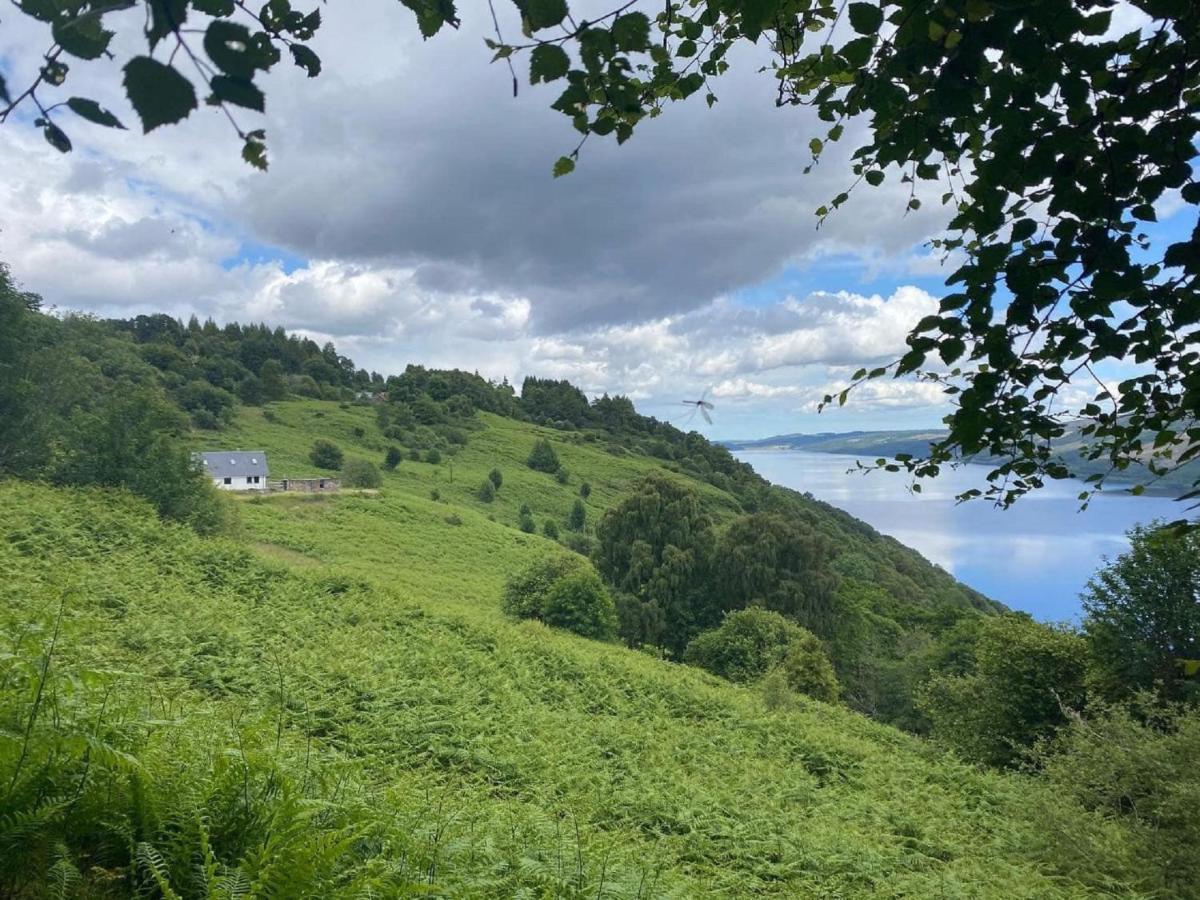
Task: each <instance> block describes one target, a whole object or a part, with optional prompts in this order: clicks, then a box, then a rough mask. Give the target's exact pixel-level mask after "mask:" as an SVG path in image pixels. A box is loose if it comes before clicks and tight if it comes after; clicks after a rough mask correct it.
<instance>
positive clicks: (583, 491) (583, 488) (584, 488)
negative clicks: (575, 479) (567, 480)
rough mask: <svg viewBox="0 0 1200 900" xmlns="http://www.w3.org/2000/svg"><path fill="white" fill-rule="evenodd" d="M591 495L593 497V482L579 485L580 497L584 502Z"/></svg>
mask: <svg viewBox="0 0 1200 900" xmlns="http://www.w3.org/2000/svg"><path fill="white" fill-rule="evenodd" d="M591 495H592V485H591V482H587V481H585V482H584V483H583V484H581V485H579V496H580V497H582V498H583V499H584V500H586V499H587V498H588V497H590V496H591Z"/></svg>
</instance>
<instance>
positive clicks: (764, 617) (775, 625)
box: [683, 607, 820, 681]
mask: <svg viewBox="0 0 1200 900" xmlns="http://www.w3.org/2000/svg"><path fill="white" fill-rule="evenodd" d="M809 638H811V639H812V640H813V641H816V640H817V639H816V637H814V636H813V634H812V633H811V632H809V631H806V630H805V629H803V628H801V627H800V626H799V625H797V624H796V623H794V622H790V621H788V620H787V619H785V618H784V617H783V616H781V615H780V614H779V613H777V612H771V611H769V610H765V609H759V608H758V607H751V608H750V609H741V610H738V611H737V612H731V613H729V614H728V615H727V616H725V619H724V621H723V622H721V624H720V626H719V627H717V628H714V629H712V630H711V631H705V632H703V633H702V634H700V635H697V636H696V638H695V639H694V640H692V642H691V643H690V644H688V645H687V649H686V650H684V653H683V659H684V662H688V663H691V664H692V665H694V666H699V667H700V668H702V669H707V670H708V671H709V672H712V673H713V674H714V675H720V676H721V677H722V678H727V679H729V680H730V681H755V680H757V679H759V678H761V677H762V676H763V675H766V674H767V672H768V671H770V670H771V669H773V668H774V667H775V666H777V665H779V664H780V663H781V662H783V659H784V657H785V656H786V655H787V653H788V651H789V650H790V649H791V647H792V646H793V644H798V645H801V646H804V647H809V646H811V645H809V644H808V643H807V641H808V639H809ZM817 646H818V647H819V646H820V644H819V642H818V644H817Z"/></svg>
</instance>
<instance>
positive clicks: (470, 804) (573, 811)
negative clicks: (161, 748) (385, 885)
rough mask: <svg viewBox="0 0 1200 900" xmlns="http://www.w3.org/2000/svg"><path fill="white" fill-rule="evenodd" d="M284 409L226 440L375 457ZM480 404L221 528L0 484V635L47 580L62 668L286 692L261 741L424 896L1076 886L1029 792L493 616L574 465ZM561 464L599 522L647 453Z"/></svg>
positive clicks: (216, 696) (194, 704)
mask: <svg viewBox="0 0 1200 900" xmlns="http://www.w3.org/2000/svg"><path fill="white" fill-rule="evenodd" d="M274 412H275V415H276V417H277V418H278V420H279V421H278V422H276V423H271V422H267V421H265V420H264V419H263V418H262V414H261V412H260V411H257V410H248V411H245V412H244V413H243V414H242V416H241V418H240V419H239V421H238V423H237V426H236V427H235V429H233V430H232V431H230V432H227V433H226V434H224V435H221V436H220V438H219V439H220V441H221V442H223V443H224V444H225V445H227V446H241V447H247V448H248V447H255V448H265V449H266V450H268V452H269V453H270V454H271V463H272V471H273V474H275V475H276V476H279V475H284V474H304V473H305V472H307V471H309V469H310V467H309V466H308V465H307V463H306V462H305V461H304V457H305V454H306V451H307V448H308V446H309V445H310V444H311V441H312V440H313V439H314V437H316V436H326V437H331V438H333V439H335V440H338V441H339V442H340V443H341V444H342V445H343V446H344V447H345V448H346V449H347V450H348V452H349V453H351V454H361V455H363V456H364V457H366V458H372V459H377V458H378V457H379V456H380V451H381V448H382V446H383V444H382V442H378V441H375V439H373V438H372V437H371V434H372V431H371V428H370V426H371V424H372V413H371V411H370V410H369V409H363V408H354V407H352V408H350V409H346V410H342V409H339V408H338V407H337V406H335V405H333V404H319V403H313V402H295V403H287V404H277V405H275V407H274ZM317 413H322V415H320V416H317V415H316V414H317ZM486 422H487V428H486V430H484V431H481V432H478V433H474V434H472V436H471V442H470V445H469V446H468V447H467V448H466V449H465V450H464V451H463V452H462V453H461V454H460V455H459V457H458V458H457V460H456V462H455V478H454V483H453V484H450V483H449V474H448V470H447V469H446V467H444V466H443V467H440V470H439V468H438V467H433V466H430V465H428V464H425V463H412V462H409V461H408V460H405V462H403V463H402V464H401V467H400V470H399V471H398V472H396V473H395V474H392V475H388V476H385V483H384V486H383V488H382V489H381V491H380V492H379V493H378V494H377V495H373V496H351V495H342V496H338V497H330V498H323V499H319V500H305V499H301V498H296V497H274V498H270V499H266V500H257V501H242V502H241V503H240V510H241V512H242V519H243V521H244V524H245V529H246V531H247V535H246V536H245V541H243V542H241V543H240V544H234V543H231V542H229V541H225V540H212V539H201V538H198V537H196V536H195V535H193V534H192V533H191V532H189V531H187V530H186V529H183V528H179V527H175V526H169V525H163V524H161V523H159V522H157V521H156V520H155V519H154V518H153V517H152V515H151V514H150V513H149V512H148V511H147V510H146V509H145V508H144V507H142V506H141V505H140V504H138V503H136V502H134V501H133V500H131V499H130V498H128V497H126V496H124V495H121V494H114V493H102V492H84V491H61V490H58V491H56V490H50V489H47V488H40V487H34V486H30V485H25V484H17V483H11V482H10V483H0V570H2V571H4V572H5V573H6V578H5V580H4V582H3V583H2V584H0V600H2V602H0V610H2V611H3V613H4V619H5V621H4V627H5V630H6V631H8V632H9V633H10V634H13V633H17V632H19V631H20V629H22V628H24V627H25V623H27V622H28V621H31V620H40V621H42V622H46V621H48V618H49V617H50V616H52V614H53V608H52V607H53V606H54V605H55V603H56V602H57V601H56V600H55V599H52V597H53V596H54V595H55V593H56V591H57V590H59V589H64V588H65V589H66V590H67V591H68V596H69V598H70V603H69V604H68V606H67V607H66V618H65V627H64V636H63V639H62V641H61V642H60V649H59V653H60V654H61V656H62V657H63V658H64V659H65V660H70V664H77V665H80V666H84V667H94V668H105V669H119V670H121V671H122V672H124V673H128V674H127V675H125V676H123V677H125V678H132V679H133V681H134V683H136V684H137V685H139V686H140V687H139V689H140V690H144V691H146V692H147V695H148V696H150V695H153V696H154V697H166V696H169V697H171V698H172V699H171V701H170V704H171V708H172V709H173V710H175V709H177V712H175V713H174V721H175V722H177V723H178V722H181V721H194V720H204V721H208V720H211V721H241V718H242V717H245V718H246V720H247V721H250V720H252V719H253V718H254V717H255V716H256V715H257V716H260V717H265V718H266V719H267V720H268V721H269V722H273V721H274V718H275V717H276V716H277V715H281V713H280V710H281V709H282V710H284V713H283V714H282V719H281V721H282V722H283V724H284V739H283V747H284V748H285V749H284V750H283V751H276V755H277V756H278V755H280V754H282V755H283V756H284V757H286V759H287V760H290V762H287V763H285V764H287V765H291V766H293V768H295V769H297V770H298V769H299V768H300V766H301V765H303V771H304V772H305V773H306V776H305V782H306V783H309V781H310V778H309V777H308V775H307V773H308V772H309V771H310V766H311V768H312V769H313V770H316V771H321V772H325V773H336V778H335V777H332V776H329V775H327V776H326V777H325V780H323V781H322V780H321V779H317V782H318V784H320V785H323V787H320V788H315V789H314V792H315V793H316V794H317V795H318V796H326V797H328V796H329V794H330V792H331V790H332V791H333V792H334V793H336V794H337V795H338V797H339V799H340V797H341V796H342V795H344V794H346V793H347V792H349V791H350V788H348V787H346V785H356V786H357V787H356V791H357V794H356V796H359V797H361V798H362V802H363V803H366V804H368V805H371V808H372V809H377V810H379V814H380V815H386V816H387V817H388V819H389V821H391V822H393V823H394V824H395V827H396V828H397V829H399V830H400V831H402V832H403V833H404V834H405V835H407V837H406V838H405V840H406V841H407V843H406V844H405V850H404V854H403V860H401V861H399V862H395V865H394V868H395V870H396V871H395V874H394V877H395V878H396V879H398V881H413V882H417V881H422V880H424V881H432V882H434V883H436V885H437V886H438V887H439V889H440V891H441V892H444V893H437V895H444V896H446V895H448V896H481V897H482V896H504V895H510V894H511V893H513V892H514V891H516V890H517V889H518V888H527V889H533V890H534V893H533V894H532V895H533V896H551V895H559V891H558V889H557V888H554V889H548V888H545V885H546V884H550V883H557V882H554V881H553V878H551V875H552V874H553V872H558V873H559V874H560V875H561V874H562V873H564V872H581V873H582V875H576V876H572V877H573V878H574V881H572V884H582V885H585V886H586V891H585V892H581V893H580V894H579V895H580V896H601V895H603V896H658V895H672V896H680V897H696V896H728V897H740V896H752V895H762V896H788V897H794V896H849V895H864V894H871V895H879V896H895V897H899V896H948V897H954V896H959V897H968V896H971V897H977V896H989V897H1054V896H1070V895H1077V894H1082V893H1083V889H1082V888H1081V887H1080V886H1079V885H1076V884H1074V883H1073V882H1071V881H1069V880H1064V879H1061V878H1059V877H1056V876H1053V875H1052V874H1050V873H1048V872H1047V871H1045V870H1044V867H1042V866H1040V865H1039V864H1038V863H1036V862H1034V861H1033V860H1034V859H1035V857H1036V849H1037V848H1036V845H1037V837H1036V826H1035V825H1034V824H1033V823H1032V822H1031V820H1030V816H1029V815H1028V814H1027V812H1026V811H1027V810H1029V809H1031V808H1036V806H1037V798H1036V791H1037V790H1038V788H1037V787H1036V783H1035V782H1031V781H1028V780H1026V779H1023V778H1019V777H1008V776H998V775H994V774H987V773H981V772H978V771H975V770H973V769H970V768H968V767H965V766H963V765H961V764H959V763H957V762H955V761H953V760H952V759H950V758H948V757H944V756H942V755H940V754H938V753H935V752H934V751H933V750H932V748H931V747H930V746H929V745H926V744H924V743H922V742H921V741H919V740H918V739H915V738H912V737H909V736H906V735H903V734H901V733H900V732H897V731H895V730H893V729H890V728H887V727H884V726H880V725H876V724H874V723H871V722H869V721H868V720H866V719H864V718H862V717H860V716H858V715H856V714H853V713H851V712H849V711H847V710H845V709H842V708H838V707H832V706H826V705H823V704H820V703H816V702H807V701H800V702H799V705H798V707H797V708H796V709H795V710H793V711H790V712H783V713H780V712H768V711H767V710H766V709H765V708H764V706H763V703H762V701H761V699H760V697H759V696H758V694H757V693H756V692H754V691H753V690H751V689H747V688H741V687H736V686H733V685H729V684H727V683H724V682H721V681H719V680H717V679H714V678H712V677H710V676H707V675H706V674H704V673H702V672H699V671H697V670H694V669H690V668H686V667H682V666H677V665H673V664H670V663H666V662H662V661H659V660H655V659H652V658H650V657H648V656H645V655H642V654H638V653H634V652H631V651H627V650H624V649H621V648H618V647H613V646H606V645H600V644H597V643H594V642H589V641H586V640H583V639H579V638H576V637H573V636H571V635H566V634H561V633H555V632H552V631H550V630H548V629H546V628H544V627H541V626H539V625H537V624H536V623H521V624H516V623H512V622H509V621H507V620H505V619H504V618H503V617H502V616H501V615H500V613H499V610H498V608H497V607H498V593H499V588H500V585H501V584H502V582H503V579H504V577H505V575H506V573H507V572H508V571H510V570H512V569H513V568H516V567H519V566H520V565H522V564H523V563H524V562H525V561H526V560H528V559H530V558H532V557H533V556H534V555H536V554H538V553H542V552H545V551H546V550H548V549H550V544H549V542H548V541H546V540H545V539H543V538H541V537H540V536H533V535H524V534H522V533H520V532H519V531H517V530H516V529H515V528H514V527H512V523H513V522H515V520H516V516H517V509H518V507H519V505H520V503H521V502H528V503H529V504H530V505H531V506H532V507H533V508H534V509H535V512H536V513H537V514H538V517H539V521H540V519H541V517H542V515H554V516H556V517H559V518H562V517H564V516H565V515H566V512H567V510H568V508H569V506H570V503H571V502H572V499H573V496H574V494H575V490H576V488H577V485H578V477H573V478H572V484H571V485H569V486H567V487H563V486H561V485H558V484H557V483H555V482H554V481H553V479H551V478H550V477H549V476H546V475H542V474H538V473H534V472H531V471H529V470H527V469H525V468H524V467H523V466H521V465H519V464H518V462H519V461H520V460H522V459H523V458H524V456H525V454H526V453H527V452H528V447H529V445H530V444H531V442H532V435H533V433H534V432H535V431H537V429H533V428H531V427H530V426H527V425H523V424H519V423H514V422H510V421H506V420H502V419H492V418H490V417H489V418H487V419H486ZM356 425H357V426H360V427H364V430H365V432H366V435H367V437H366V438H365V439H364V442H355V441H354V439H353V433H352V429H353V428H354V427H355V426H356ZM552 434H553V436H554V437H556V438H561V435H558V434H557V433H552ZM212 443H213V442H212V441H211V440H206V441H205V446H211V445H212ZM560 455H561V457H562V459H563V462H564V464H565V465H566V466H568V467H569V468H570V469H571V470H572V471H574V472H585V473H586V475H587V477H588V479H589V480H590V481H591V483H592V484H593V486H594V489H595V490H594V493H593V494H592V497H591V500H590V501H589V515H591V516H595V515H596V514H597V513H598V511H599V509H600V508H601V507H602V506H603V505H605V504H607V503H611V502H612V501H613V499H614V498H616V497H617V496H618V493H619V492H620V490H621V488H622V486H623V484H624V482H626V481H627V480H628V479H629V478H630V477H632V476H634V475H636V474H637V473H638V472H640V471H642V470H644V469H645V468H647V467H648V466H650V465H652V463H651V462H650V461H648V460H646V459H642V458H632V457H622V458H618V457H614V456H612V455H610V454H609V453H607V452H605V451H603V450H600V449H598V448H595V447H591V446H587V445H580V446H573V445H561V446H560ZM497 463H499V464H500V466H501V468H502V469H503V471H504V475H505V482H504V486H503V488H502V489H501V491H500V496H499V498H498V499H497V501H496V502H495V503H494V504H491V505H488V504H483V503H481V502H479V501H478V500H476V499H474V498H473V496H471V493H472V491H473V489H474V487H475V486H476V485H477V484H478V483H479V482H480V481H481V480H482V478H483V477H484V475H485V473H486V472H487V471H488V470H489V469H490V468H491V467H492V466H493V465H495V464H497ZM434 487H437V488H438V489H439V490H440V491H441V493H442V496H443V502H438V503H435V502H433V501H431V500H429V499H428V492H429V490H430V489H432V488H434ZM706 496H707V498H708V502H709V503H710V504H711V505H712V506H713V508H714V510H717V511H719V510H720V509H721V508H722V507H723V506H725V507H728V506H729V504H730V501H729V499H728V498H726V497H725V495H723V494H721V493H720V492H719V491H716V490H715V489H710V490H708V491H707V494H706ZM451 513H455V514H457V515H458V516H459V517H460V518H461V520H462V524H460V525H451V524H448V523H447V522H446V517H447V516H448V515H449V514H451ZM489 515H494V516H495V518H496V521H495V522H493V521H490V520H489V518H488V517H489ZM246 546H252V547H256V548H258V552H257V553H253V552H249V551H247V549H245V548H246ZM264 557H266V558H264ZM163 727H164V728H167V729H168V730H169V728H170V727H171V726H167V725H164V726H163ZM167 743H168V745H169V741H168V742H167ZM288 748H291V749H290V750H289V749H288ZM289 753H290V754H291V755H290V756H289V755H288V754H289ZM310 755H311V756H312V757H313V759H312V760H311V762H310V759H309V757H310ZM301 760H302V762H301ZM331 783H336V785H337V786H336V788H333V789H331V788H330V787H329V784H331ZM322 791H324V793H322ZM1031 796H1032V797H1033V800H1032V802H1031V799H1030V798H1031ZM576 835H578V836H576ZM389 847H391V849H389ZM381 852H382V853H383V855H385V856H386V855H388V854H389V853H391V854H392V855H393V856H395V855H397V854H398V853H399V851H398V850H396V849H395V847H394V846H392V845H388V846H385V847H384V848H383V850H382V851H381ZM564 860H565V861H564ZM548 873H550V874H548ZM548 879H549V880H548ZM601 885H603V887H604V890H603V891H601V890H600V887H601Z"/></svg>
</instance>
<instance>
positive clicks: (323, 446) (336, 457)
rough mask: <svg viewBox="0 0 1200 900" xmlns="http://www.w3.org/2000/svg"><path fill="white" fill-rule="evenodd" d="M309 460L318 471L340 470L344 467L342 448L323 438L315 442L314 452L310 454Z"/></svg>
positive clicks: (311, 451)
mask: <svg viewBox="0 0 1200 900" xmlns="http://www.w3.org/2000/svg"><path fill="white" fill-rule="evenodd" d="M308 458H309V461H310V462H312V464H313V465H314V466H316V467H317V468H318V469H340V468H341V467H342V448H341V447H339V446H338V445H337V444H335V443H333V441H327V440H325V439H324V438H322V439H319V440H317V441H314V442H313V445H312V450H310V451H309V452H308Z"/></svg>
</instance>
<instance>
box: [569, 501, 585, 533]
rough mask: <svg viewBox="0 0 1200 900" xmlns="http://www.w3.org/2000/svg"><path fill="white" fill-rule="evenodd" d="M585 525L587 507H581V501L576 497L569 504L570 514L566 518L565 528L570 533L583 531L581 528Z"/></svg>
mask: <svg viewBox="0 0 1200 900" xmlns="http://www.w3.org/2000/svg"><path fill="white" fill-rule="evenodd" d="M586 523H587V507H586V506H584V505H583V501H582V500H580V499H579V498H578V497H576V498H575V502H574V503H573V504H571V514H570V515H568V516H567V527H568V528H570V529H571V530H572V531H583V526H584V525H585V524H586Z"/></svg>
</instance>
